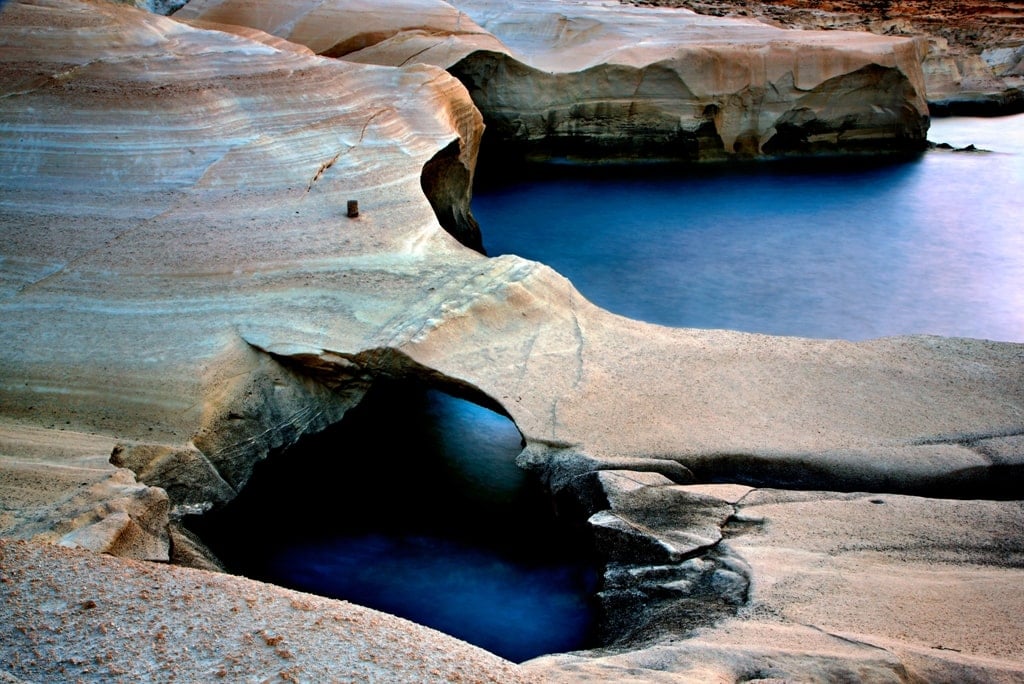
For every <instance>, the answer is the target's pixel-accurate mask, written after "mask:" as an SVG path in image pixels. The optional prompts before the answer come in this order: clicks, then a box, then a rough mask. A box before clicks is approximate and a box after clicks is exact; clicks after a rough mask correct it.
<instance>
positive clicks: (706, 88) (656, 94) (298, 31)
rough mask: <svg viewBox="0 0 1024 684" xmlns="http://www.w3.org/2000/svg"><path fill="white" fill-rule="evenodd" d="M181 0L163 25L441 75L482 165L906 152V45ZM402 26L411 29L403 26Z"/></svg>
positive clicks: (537, 11)
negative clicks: (454, 84) (245, 35)
mask: <svg viewBox="0 0 1024 684" xmlns="http://www.w3.org/2000/svg"><path fill="white" fill-rule="evenodd" d="M414 5H415V3H412V2H409V1H408V0H407V1H406V2H403V3H398V4H396V6H395V11H394V14H393V15H392V14H391V13H387V14H386V15H383V16H382V15H381V13H379V12H378V11H377V6H376V5H375V6H374V8H373V10H372V11H369V12H368V11H367V7H366V5H365V4H364V3H361V2H351V1H350V0H332V1H331V2H326V3H323V2H312V1H311V0H293V1H292V2H289V3H286V4H282V5H276V4H275V5H274V10H273V11H268V10H260V9H259V8H258V6H257V4H255V3H252V2H250V1H249V0H194V1H193V2H191V3H190V4H189V5H188V6H186V7H185V8H184V9H183V10H182V11H181V12H179V13H178V15H177V16H180V17H183V18H188V19H204V20H211V21H218V22H223V23H229V24H230V23H237V24H242V25H245V26H252V27H255V28H259V29H261V30H264V31H267V32H270V33H274V34H276V35H280V36H282V37H285V38H288V39H289V40H293V41H296V42H299V43H302V44H304V45H307V46H308V47H310V48H311V49H313V50H314V51H316V52H317V53H320V54H326V55H332V56H338V57H343V58H344V59H346V60H350V61H357V62H368V63H375V64H395V65H398V64H408V63H410V62H417V61H422V62H426V63H430V64H436V65H439V66H443V67H445V68H447V69H449V71H450V72H451V73H452V74H454V75H456V76H457V77H458V78H459V79H460V80H461V81H462V82H463V83H465V84H466V86H467V88H469V90H470V93H471V95H472V97H473V101H474V102H475V103H476V105H477V106H478V107H479V108H480V110H481V112H482V113H483V115H484V118H485V120H486V121H487V125H488V146H489V149H490V150H491V154H492V156H496V155H501V156H502V157H508V156H510V155H514V156H516V157H526V158H531V159H551V158H568V159H573V160H589V161H609V160H626V161H628V160H634V161H635V160H646V161H652V160H689V161H706V160H721V159H728V158H734V157H740V158H749V157H763V156H781V155H787V154H794V153H797V154H808V153H819V152H828V153H837V152H854V151H875V152H877V151H881V150H888V151H907V150H919V149H921V146H922V144H923V141H924V138H925V135H926V131H927V125H928V124H927V122H928V119H927V108H926V105H925V102H924V95H923V93H924V82H923V78H922V75H921V72H920V64H919V62H920V54H919V52H918V51H919V49H920V47H921V46H919V45H917V44H915V43H913V42H912V41H905V40H898V39H890V38H885V37H878V36H870V35H867V34H853V33H847V34H840V33H835V32H810V31H800V32H793V31H784V30H780V29H777V28H774V27H771V26H767V25H765V24H762V23H759V22H756V21H746V20H736V19H732V20H722V19H718V18H711V17H705V16H699V15H696V14H693V13H690V12H685V11H674V10H651V9H646V10H639V9H636V8H630V7H626V6H616V5H609V4H600V3H571V4H570V3H560V2H552V1H550V0H531V1H530V2H514V3H513V2H505V1H503V0H458V1H457V2H455V3H453V5H454V6H451V5H445V3H441V2H438V1H433V2H427V3H423V5H422V9H421V10H420V11H419V12H416V10H415V9H414ZM412 17H417V20H416V21H414V20H413V18H412Z"/></svg>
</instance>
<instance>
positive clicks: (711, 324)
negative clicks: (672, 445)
mask: <svg viewBox="0 0 1024 684" xmlns="http://www.w3.org/2000/svg"><path fill="white" fill-rule="evenodd" d="M929 139H930V140H933V141H935V142H949V143H950V144H952V145H954V146H957V147H962V146H966V145H968V144H974V145H976V146H978V147H980V148H985V149H989V150H993V153H991V154H971V153H963V152H948V151H933V152H929V153H927V154H925V155H923V156H922V157H921V158H919V159H915V160H912V161H904V162H899V163H886V164H873V165H865V164H859V165H858V164H853V163H850V162H846V163H841V164H833V165H831V166H829V167H828V168H824V167H822V166H820V165H819V166H817V167H814V168H810V167H805V168H798V167H793V166H781V165H774V164H768V165H755V166H752V167H743V168H736V167H733V168H726V169H722V168H711V167H709V168H703V169H699V170H697V171H691V172H680V171H672V170H670V169H668V168H665V167H660V168H654V169H644V168H633V169H627V170H624V169H621V168H620V169H613V170H610V171H597V172H595V171H593V170H580V169H569V168H566V169H560V170H559V171H558V172H557V173H550V170H549V171H547V172H544V173H543V176H544V177H537V178H533V179H529V180H518V181H511V182H501V183H490V184H487V185H483V186H478V187H477V189H476V192H475V197H474V201H473V212H474V214H475V216H476V218H477V219H478V221H479V222H480V226H481V230H482V232H483V238H484V245H485V248H486V249H487V252H488V254H491V255H498V254H518V255H520V256H523V257H526V258H528V259H533V260H537V261H541V262H544V263H546V264H548V265H550V266H552V267H553V268H554V269H555V270H557V271H559V272H560V273H562V274H563V275H565V276H567V277H568V278H569V279H570V280H572V282H573V283H574V284H575V285H576V287H577V288H578V289H579V290H580V291H581V292H582V293H583V294H584V295H585V296H586V297H587V298H588V299H590V300H591V301H593V302H595V303H596V304H598V305H600V306H602V307H604V308H606V309H609V310H611V311H614V312H616V313H620V314H622V315H625V316H629V317H631V318H636V319H640V320H645V321H650V322H653V323H660V324H664V325H670V326H679V327H696V328H729V329H735V330H743V331H748V332H760V333H770V334H778V335H798V336H806V337H822V338H842V339H850V340H861V339H867V338H873V337H881V336H887V335H897V334H912V333H930V334H938V335H952V336H965V337H978V338H987V339H995V340H1006V341H1024V115H1019V116H1014V117H1007V118H999V119H940V120H936V121H934V122H933V126H932V130H931V132H930V134H929Z"/></svg>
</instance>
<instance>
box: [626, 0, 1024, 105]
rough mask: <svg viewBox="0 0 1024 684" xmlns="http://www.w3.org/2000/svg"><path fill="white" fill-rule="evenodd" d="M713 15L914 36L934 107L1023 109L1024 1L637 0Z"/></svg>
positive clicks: (638, 3)
mask: <svg viewBox="0 0 1024 684" xmlns="http://www.w3.org/2000/svg"><path fill="white" fill-rule="evenodd" d="M629 4H636V5H643V6H649V5H653V6H658V7H685V8H688V9H692V10H695V11H697V12H700V13H702V14H709V15H713V16H723V15H736V16H754V17H757V18H759V19H761V20H762V21H766V22H769V23H772V24H775V25H779V26H786V27H794V26H795V27H801V28H810V29H829V30H833V29H840V30H844V31H870V32H872V33H875V34H879V35H896V36H915V37H919V38H921V39H924V40H926V41H927V43H928V51H927V54H926V56H925V59H924V63H923V65H922V68H923V70H924V76H925V83H926V87H927V93H928V101H929V104H930V111H931V113H932V114H933V115H948V114H956V115H966V116H971V115H979V114H980V115H986V114H988V115H991V114H1010V113H1015V112H1020V111H1024V91H1022V90H1021V88H1022V86H1024V69H1022V66H1021V56H1022V54H1024V5H1022V4H1021V3H1019V2H987V1H986V0H967V1H966V2H961V1H959V0H958V1H956V2H952V1H950V0H938V1H936V0H902V1H901V2H890V1H889V0H830V2H827V3H825V2H819V1H818V0H783V1H778V2H757V1H754V2H750V1H748V0H739V1H738V2H734V1H733V0H713V1H712V2H708V1H706V0H635V2H630V3H629Z"/></svg>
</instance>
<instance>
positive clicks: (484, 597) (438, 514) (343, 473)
mask: <svg viewBox="0 0 1024 684" xmlns="http://www.w3.org/2000/svg"><path fill="white" fill-rule="evenodd" d="M521 449H522V437H521V435H520V433H519V431H518V430H517V429H516V427H515V425H514V424H513V423H512V422H511V421H510V420H508V419H507V418H505V417H504V416H501V415H499V414H497V413H494V412H492V411H490V410H488V409H484V408H481V407H480V406H478V405H476V404H473V403H470V402H468V401H463V400H460V399H456V398H454V397H452V396H450V395H448V394H444V393H442V392H439V391H437V390H433V389H430V388H429V387H427V386H425V385H423V384H420V383H416V382H412V381H405V382H397V381H386V382H382V381H379V382H377V383H376V384H375V385H374V387H373V388H372V389H371V390H370V391H369V392H368V394H367V396H366V398H365V399H364V400H363V401H362V402H361V403H360V405H359V406H357V407H356V408H354V409H352V410H350V411H349V412H348V413H347V414H346V416H345V418H344V419H343V420H342V421H341V422H340V423H338V424H336V425H334V426H333V427H331V428H329V429H328V430H326V431H324V432H322V433H320V434H318V435H315V436H310V437H306V438H304V439H303V440H301V441H300V442H299V443H298V444H297V445H296V446H294V447H292V448H291V449H288V450H284V451H281V452H279V453H276V454H272V455H271V456H270V457H269V458H268V459H267V460H266V461H264V462H262V463H261V464H260V465H258V466H257V467H256V468H255V470H254V472H253V476H252V478H251V480H250V481H249V483H248V484H247V485H246V487H245V488H244V489H243V490H242V491H241V493H240V494H239V496H238V497H237V498H236V499H235V500H234V501H233V502H232V503H231V504H229V505H228V506H226V507H224V508H223V509H221V510H220V511H217V512H214V513H210V514H207V515H206V516H203V517H202V518H193V519H191V520H190V521H189V522H188V524H189V525H190V527H191V528H192V529H193V530H194V531H196V532H197V533H198V534H199V535H200V536H201V537H202V539H203V540H204V541H205V542H206V543H207V544H209V546H210V547H211V548H212V550H213V551H214V552H215V553H216V554H217V556H218V557H219V558H220V559H221V560H222V561H223V562H224V563H225V564H226V566H227V567H228V569H230V570H231V571H232V572H236V573H239V574H244V575H247V576H249V577H253V578H257V579H261V580H266V581H270V582H273V583H276V584H280V585H284V586H288V587H292V588H297V589H301V590H305V591H309V592H312V593H317V594H321V595H325V596H332V597H336V598H342V599H347V600H351V601H353V602H355V603H360V604H364V605H368V606H370V607H374V608H378V609H381V610H384V611H387V612H391V613H394V614H397V615H401V616H403V617H407V618H409V619H412V620H414V621H416V622H419V623H421V624H425V625H428V626H431V627H435V628H437V629H440V630H442V631H445V632H447V633H449V634H452V635H454V636H457V637H459V638H462V639H464V640H466V641H469V642H471V643H475V644H477V645H479V646H482V647H483V648H486V649H488V650H490V651H492V652H494V653H497V654H498V655H501V656H504V657H506V658H508V659H510V660H515V661H522V660H526V659H528V658H531V657H534V656H537V655H541V654H544V653H553V652H561V651H568V650H573V649H579V648H585V647H588V646H591V645H592V644H593V633H594V627H593V624H594V618H595V612H594V608H593V605H592V601H593V596H594V593H595V591H596V582H597V570H596V567H595V564H594V562H593V560H592V557H591V554H590V552H589V549H588V543H587V542H586V541H585V539H586V535H583V534H581V533H580V531H579V530H572V529H570V528H569V526H568V522H567V521H565V520H561V519H559V518H558V517H557V516H556V515H555V511H554V510H553V507H552V504H551V501H550V498H549V497H548V496H547V495H546V494H545V493H544V492H543V491H542V489H541V488H540V486H539V485H538V484H537V483H536V482H534V481H532V480H531V479H530V478H529V477H528V476H527V475H526V473H525V472H524V471H522V470H520V469H519V468H518V467H516V465H515V463H514V460H515V457H516V456H517V455H518V453H519V452H520V451H521Z"/></svg>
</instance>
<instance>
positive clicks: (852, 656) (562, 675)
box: [527, 473, 1024, 682]
mask: <svg viewBox="0 0 1024 684" xmlns="http://www.w3.org/2000/svg"><path fill="white" fill-rule="evenodd" d="M637 475H638V474H635V473H634V474H632V475H630V474H628V473H619V474H617V475H616V477H617V478H621V479H623V480H626V481H629V482H631V483H632V489H630V493H631V496H632V497H639V496H643V497H647V498H663V497H665V496H670V497H686V496H689V497H693V498H694V499H695V501H697V502H700V505H699V506H697V507H695V508H694V510H695V511H713V510H716V509H719V508H726V509H729V511H730V514H731V515H730V517H729V519H728V521H727V522H726V524H722V523H721V522H719V523H718V524H717V526H719V527H721V532H722V535H723V541H721V542H720V543H716V544H714V545H706V546H704V547H703V548H701V549H700V551H699V552H698V553H696V554H695V555H693V556H692V557H691V558H690V559H689V560H687V561H685V562H684V563H680V564H676V565H674V566H670V565H664V564H661V565H658V564H651V563H646V564H645V563H642V562H640V563H638V562H633V563H630V564H620V565H616V566H613V567H612V568H611V571H610V572H611V574H612V578H611V581H609V582H607V584H608V585H609V588H607V589H606V590H605V591H604V592H602V593H603V594H613V593H614V596H604V597H603V598H604V601H605V604H606V605H607V603H608V601H609V600H610V599H611V598H615V599H617V600H618V601H619V603H620V604H621V603H627V604H629V605H627V610H628V612H629V613H631V614H632V615H634V616H639V617H640V619H639V620H636V621H634V622H633V623H632V625H630V626H631V628H632V629H633V630H634V633H633V634H631V637H632V639H631V644H630V647H629V648H618V649H616V648H609V649H603V650H595V651H592V652H588V653H579V654H571V655H560V656H550V657H545V658H539V659H537V660H535V661H532V662H530V663H529V664H528V665H527V669H528V671H530V672H536V673H538V674H543V675H545V676H547V677H549V678H551V679H554V680H555V681H564V682H575V681H609V682H669V681H671V682H708V681H727V682H732V681H735V682H747V681H759V680H768V681H800V682H810V681H821V682H832V681H871V682H908V681H909V682H917V681H920V682H940V681H941V682H954V681H989V682H1019V681H1021V679H1022V678H1024V663H1022V662H1021V653H1020V645H1021V643H1024V624H1022V623H1021V621H1020V620H1019V619H1018V617H1017V616H1019V615H1020V614H1021V612H1022V611H1024V598H1022V597H1021V593H1020V591H1019V582H1020V579H1021V567H1022V564H1024V506H1022V504H1021V502H1020V501H1002V502H995V501H978V500H974V501H954V500H948V499H947V500H943V499H930V498H922V497H907V496H898V495H883V496H879V495H865V494H836V493H828V492H810V491H804V492H785V491H779V490H771V489H750V488H745V487H738V486H735V485H706V486H683V487H680V486H676V485H672V484H671V483H667V482H658V481H655V480H652V479H651V478H649V477H647V478H641V477H638V476H637ZM622 489H623V487H622V486H621V485H618V486H615V487H614V488H613V491H620V492H621V491H622ZM659 490H660V491H659ZM614 498H616V499H618V498H621V494H617V495H615V496H614ZM614 507H615V504H613V510H614ZM716 517H717V518H718V519H719V520H721V517H720V516H715V515H710V516H709V515H707V513H704V514H703V515H701V514H699V513H698V514H691V515H690V516H683V517H681V518H678V519H677V520H676V521H675V522H674V523H673V524H674V525H681V526H683V527H684V529H685V528H688V529H691V530H704V529H705V528H706V527H707V525H708V523H709V522H711V523H712V527H715V526H716V525H715V523H714V521H715V519H716ZM687 518H689V519H687ZM695 518H700V519H699V520H696V519H695ZM936 520H942V521H943V522H942V524H941V525H936V524H935V521H936ZM662 528H663V526H662ZM704 534H706V533H704ZM709 541H710V539H709ZM730 604H732V606H733V608H732V611H731V612H732V615H731V616H728V617H725V618H724V619H723V617H722V616H723V615H728V612H729V605H730ZM635 606H638V607H639V609H638V608H637V607H635ZM707 607H710V610H708V608H707ZM613 608H618V609H619V610H622V607H621V606H613ZM702 608H703V609H702ZM708 618H712V620H713V624H709V620H708ZM715 618H717V619H715ZM702 622H703V624H702ZM997 625H998V627H996V626H997ZM682 635H686V636H687V637H688V638H680V637H681V636H682ZM638 637H642V641H641V640H640V639H639V638H638Z"/></svg>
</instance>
